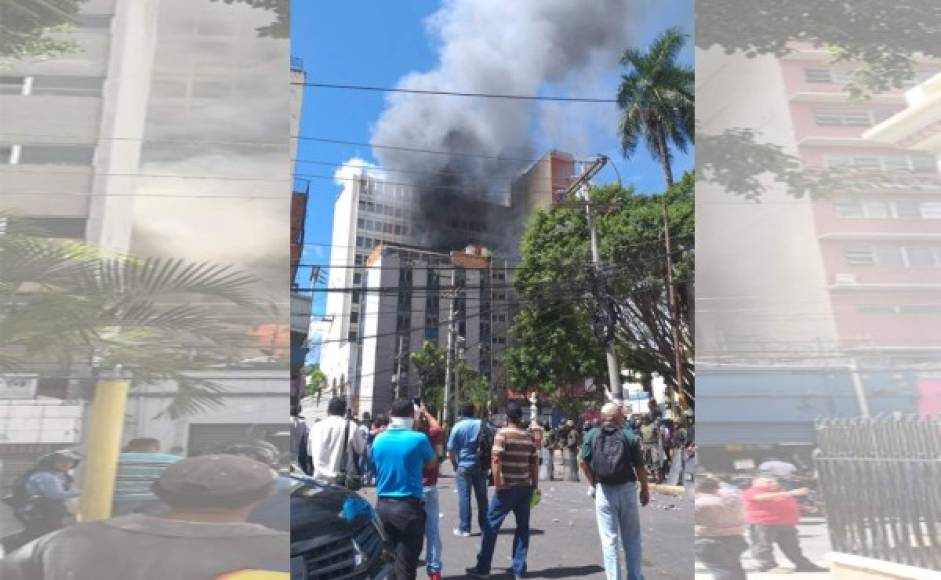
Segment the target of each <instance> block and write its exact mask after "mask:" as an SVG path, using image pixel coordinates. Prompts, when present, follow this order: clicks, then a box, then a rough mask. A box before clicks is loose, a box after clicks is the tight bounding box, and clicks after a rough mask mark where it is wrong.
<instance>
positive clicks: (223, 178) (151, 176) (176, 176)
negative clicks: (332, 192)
mask: <svg viewBox="0 0 941 580" xmlns="http://www.w3.org/2000/svg"><path fill="white" fill-rule="evenodd" d="M12 167H14V168H16V169H13V170H11V171H9V172H8V173H7V175H16V174H19V173H42V174H43V175H88V176H89V177H99V176H102V177H144V178H149V179H216V180H220V181H273V182H282V181H283V182H285V183H289V182H290V181H291V178H285V177H239V176H228V175H182V174H171V173H107V172H99V171H95V170H94V168H91V169H90V170H88V171H48V170H34V169H20V168H19V166H17V165H13V166H12Z"/></svg>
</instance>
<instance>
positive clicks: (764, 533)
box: [750, 526, 814, 568]
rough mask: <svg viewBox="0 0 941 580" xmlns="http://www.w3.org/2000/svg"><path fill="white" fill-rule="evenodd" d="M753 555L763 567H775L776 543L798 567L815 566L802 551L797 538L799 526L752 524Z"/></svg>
mask: <svg viewBox="0 0 941 580" xmlns="http://www.w3.org/2000/svg"><path fill="white" fill-rule="evenodd" d="M750 535H751V542H752V547H751V549H752V556H754V558H755V559H756V560H758V564H759V565H760V566H761V567H762V568H774V567H775V566H777V563H776V562H775V560H774V545H775V544H777V545H778V547H779V548H781V551H782V552H784V555H785V556H786V557H787V559H788V560H790V561H791V563H793V564H794V566H795V567H796V568H805V567H809V566H814V563H813V562H811V561H810V560H808V559H807V556H805V555H804V553H803V552H802V551H801V546H800V540H798V538H797V526H752V527H751V530H750Z"/></svg>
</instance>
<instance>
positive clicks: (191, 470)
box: [0, 455, 289, 580]
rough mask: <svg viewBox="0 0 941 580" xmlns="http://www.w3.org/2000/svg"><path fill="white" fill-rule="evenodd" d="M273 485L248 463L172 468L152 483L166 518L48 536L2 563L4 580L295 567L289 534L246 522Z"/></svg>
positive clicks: (206, 460) (258, 466)
mask: <svg viewBox="0 0 941 580" xmlns="http://www.w3.org/2000/svg"><path fill="white" fill-rule="evenodd" d="M274 479H275V473H274V471H272V470H271V468H270V467H268V466H267V465H264V464H262V463H259V462H257V461H253V460H251V459H248V458H246V457H236V456H233V455H204V456H201V457H193V458H189V459H185V460H183V461H180V462H179V463H175V464H173V465H171V466H169V467H167V469H166V470H164V472H163V474H162V475H161V476H160V479H158V480H157V481H156V482H155V483H154V484H153V490H154V493H156V494H157V496H158V497H159V498H160V499H161V500H163V502H165V503H166V504H167V505H168V506H169V511H168V512H166V513H164V514H161V515H148V514H131V515H126V516H122V517H118V518H113V519H110V520H103V521H96V522H88V523H83V524H78V525H76V526H72V527H70V528H66V529H64V530H60V531H58V532H55V533H53V534H49V535H47V536H44V537H42V538H39V539H38V540H35V541H33V542H30V543H29V544H27V545H25V546H23V547H22V548H20V549H19V550H17V551H15V552H13V553H12V554H8V555H7V556H6V557H5V558H3V559H2V560H0V578H3V580H27V579H28V580H59V579H62V578H94V579H95V580H130V579H143V578H206V579H215V578H224V577H230V578H231V577H238V575H239V574H241V575H243V576H244V573H245V572H247V571H251V570H255V571H259V570H268V571H280V570H286V569H289V563H288V549H287V546H288V542H289V536H288V534H285V533H283V532H277V531H275V530H271V529H269V528H266V527H264V526H260V525H257V524H249V523H246V522H245V519H246V517H247V516H248V514H249V513H250V512H251V510H252V508H254V507H255V505H256V504H257V503H258V502H260V501H261V500H263V499H264V498H266V497H268V495H269V494H270V493H271V490H272V488H273V486H274ZM167 554H173V556H174V557H173V558H168V557H167ZM233 575H234V576H233ZM284 577H286V575H285V576H284Z"/></svg>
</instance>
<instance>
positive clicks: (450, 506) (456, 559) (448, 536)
mask: <svg viewBox="0 0 941 580" xmlns="http://www.w3.org/2000/svg"><path fill="white" fill-rule="evenodd" d="M442 471H444V472H445V475H444V476H443V477H442V478H441V480H440V481H439V483H438V487H439V493H440V496H441V512H442V514H443V517H441V518H440V520H439V521H440V524H441V534H442V538H443V543H444V549H443V561H444V570H443V576H444V578H450V579H460V578H466V576H465V574H464V569H465V568H468V567H470V566H473V565H474V564H475V563H476V555H477V550H478V548H479V546H480V535H479V530H478V529H477V512H476V504H472V505H473V510H474V512H473V516H472V518H471V521H472V526H473V527H472V533H473V535H472V536H471V537H469V538H461V537H457V536H454V535H453V534H452V533H451V531H452V530H453V529H454V528H455V527H457V519H458V517H457V493H456V489H455V482H454V479H453V478H452V477H451V476H450V467H449V466H448V467H443V468H442ZM541 489H542V492H543V497H542V502H541V503H540V504H539V506H537V507H536V509H535V510H534V511H533V514H532V517H531V521H530V527H531V529H532V536H531V539H530V549H529V561H528V562H527V564H528V568H529V572H528V574H527V577H528V578H553V579H560V578H593V579H600V578H604V577H605V575H604V568H603V566H602V559H601V546H600V543H599V540H598V528H597V525H596V524H595V515H594V503H593V501H594V500H592V499H591V498H590V497H589V496H588V495H587V491H588V487H587V485H586V484H584V483H568V482H561V481H554V482H542V484H541ZM492 491H493V490H492V488H491V493H492ZM652 495H653V497H652V501H651V503H650V505H648V506H647V507H646V508H643V509H642V510H641V527H642V530H643V540H642V541H643V545H644V576H645V577H646V580H668V579H671V580H672V579H680V578H682V579H684V580H686V579H689V578H691V577H692V576H693V570H694V562H695V557H694V555H693V511H692V497H691V496H687V497H684V498H673V497H670V496H664V495H659V494H652ZM365 496H366V497H367V498H368V499H369V500H370V501H371V502H372V501H374V500H375V490H374V489H368V490H366V493H365ZM670 506H672V508H671V507H670ZM514 527H515V525H514V523H513V516H512V515H510V516H508V517H507V519H506V522H505V523H504V525H503V529H502V530H501V532H500V539H499V541H498V542H497V549H496V553H495V555H494V561H493V572H492V575H493V577H494V578H501V577H502V578H509V576H508V575H503V576H501V573H502V571H503V570H504V569H505V568H507V567H508V566H509V565H510V549H511V548H510V547H511V544H512V541H513V529H514ZM418 577H419V578H424V577H425V572H424V568H422V569H421V570H420V571H419V575H418Z"/></svg>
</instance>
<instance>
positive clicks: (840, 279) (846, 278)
mask: <svg viewBox="0 0 941 580" xmlns="http://www.w3.org/2000/svg"><path fill="white" fill-rule="evenodd" d="M834 281H835V282H836V284H837V285H838V286H847V285H851V284H855V283H856V274H848V273H845V272H844V273H837V274H835V275H834Z"/></svg>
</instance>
